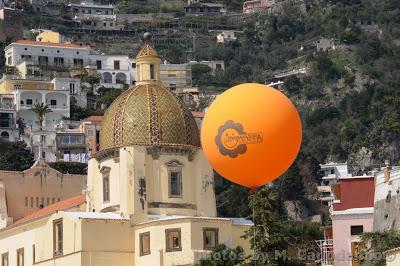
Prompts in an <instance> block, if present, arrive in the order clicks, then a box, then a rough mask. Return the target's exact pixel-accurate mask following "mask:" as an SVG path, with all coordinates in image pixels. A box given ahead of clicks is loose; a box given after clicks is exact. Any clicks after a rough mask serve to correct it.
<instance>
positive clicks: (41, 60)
mask: <svg viewBox="0 0 400 266" xmlns="http://www.w3.org/2000/svg"><path fill="white" fill-rule="evenodd" d="M38 61H39V65H44V66H47V65H48V64H49V58H48V57H47V56H39V57H38Z"/></svg>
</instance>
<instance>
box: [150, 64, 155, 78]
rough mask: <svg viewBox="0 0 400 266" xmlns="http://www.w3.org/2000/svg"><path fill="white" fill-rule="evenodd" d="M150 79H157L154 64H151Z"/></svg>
mask: <svg viewBox="0 0 400 266" xmlns="http://www.w3.org/2000/svg"><path fill="white" fill-rule="evenodd" d="M150 79H151V80H154V79H155V72H154V65H153V64H150Z"/></svg>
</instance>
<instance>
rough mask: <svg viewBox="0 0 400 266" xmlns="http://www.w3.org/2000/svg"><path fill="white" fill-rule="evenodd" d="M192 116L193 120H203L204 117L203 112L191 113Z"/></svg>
mask: <svg viewBox="0 0 400 266" xmlns="http://www.w3.org/2000/svg"><path fill="white" fill-rule="evenodd" d="M192 115H193V116H194V117H195V118H204V116H205V115H206V114H205V113H204V112H192Z"/></svg>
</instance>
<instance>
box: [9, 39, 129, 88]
mask: <svg viewBox="0 0 400 266" xmlns="http://www.w3.org/2000/svg"><path fill="white" fill-rule="evenodd" d="M5 56H6V65H7V66H10V67H15V69H16V70H15V74H16V75H18V76H19V77H20V78H23V79H24V78H29V79H32V78H36V79H37V78H40V79H42V78H43V77H48V76H54V73H55V72H69V71H74V70H80V69H87V70H89V71H90V70H93V71H94V72H95V73H97V74H98V75H99V76H100V78H101V84H100V85H101V86H104V87H113V88H122V87H123V84H127V85H130V84H134V81H135V74H134V73H135V67H136V66H135V61H134V59H132V58H129V57H128V56H127V55H101V54H98V53H96V52H95V51H93V50H92V49H91V48H90V47H89V46H82V45H77V44H72V43H50V42H38V41H27V40H19V41H16V42H13V43H11V44H10V45H8V46H7V47H6V48H5ZM67 74H68V73H67ZM67 76H68V75H67Z"/></svg>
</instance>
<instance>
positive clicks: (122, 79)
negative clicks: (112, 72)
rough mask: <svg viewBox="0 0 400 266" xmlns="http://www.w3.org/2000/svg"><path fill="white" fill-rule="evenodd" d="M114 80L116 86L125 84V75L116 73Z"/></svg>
mask: <svg viewBox="0 0 400 266" xmlns="http://www.w3.org/2000/svg"><path fill="white" fill-rule="evenodd" d="M115 78H116V82H117V84H126V75H125V74H124V73H118V74H117V75H116V77H115Z"/></svg>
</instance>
